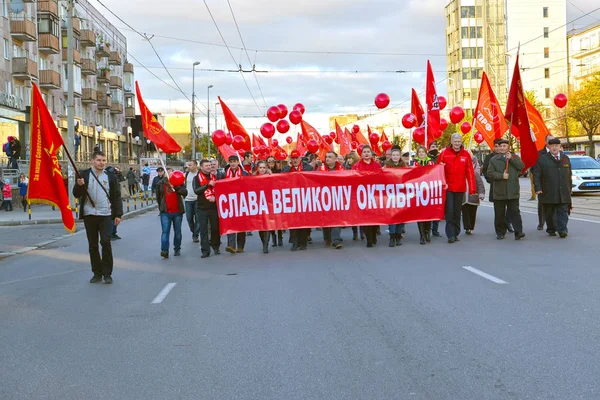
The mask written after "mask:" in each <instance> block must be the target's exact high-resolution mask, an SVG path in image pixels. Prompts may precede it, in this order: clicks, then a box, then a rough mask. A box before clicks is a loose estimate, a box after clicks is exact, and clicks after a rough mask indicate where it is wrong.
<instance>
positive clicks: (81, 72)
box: [0, 0, 136, 162]
mask: <svg viewBox="0 0 600 400" xmlns="http://www.w3.org/2000/svg"><path fill="white" fill-rule="evenodd" d="M1 14H2V18H1V19H0V32H2V35H3V55H4V58H3V60H1V61H0V142H4V141H6V137H7V136H18V137H19V138H20V140H21V142H22V143H23V144H24V146H23V149H24V154H23V157H24V158H27V157H28V154H27V148H28V142H29V113H28V107H29V106H30V102H31V87H32V83H37V84H38V86H39V88H40V91H41V92H42V96H43V98H44V101H45V102H46V104H47V105H48V108H49V110H50V112H51V114H52V117H53V119H54V120H55V121H56V124H57V126H58V127H59V129H60V131H61V133H62V135H63V138H64V140H65V141H67V112H66V101H67V87H68V79H69V76H68V73H67V60H68V53H67V47H68V42H67V18H68V12H67V2H66V1H56V0H38V1H32V0H29V1H28V0H10V1H9V0H3V1H2V13H1ZM74 15H75V16H74V17H73V21H72V22H73V34H74V43H73V47H74V53H73V61H74V66H73V67H74V73H73V79H74V88H75V131H76V134H77V135H78V136H79V137H80V138H81V140H80V145H79V149H78V150H79V151H78V158H79V159H86V158H87V156H88V155H89V154H90V152H91V151H92V149H93V148H94V146H95V145H96V144H98V145H100V147H101V148H102V149H103V150H104V151H105V152H106V153H107V156H108V159H109V161H110V162H118V161H124V160H126V159H128V158H130V157H135V154H136V153H135V151H134V149H133V148H132V147H133V146H134V143H135V141H134V140H132V136H131V128H130V126H131V123H130V121H131V120H132V119H134V118H135V97H134V91H133V90H134V68H133V65H132V64H131V63H129V62H128V61H127V40H126V38H125V36H124V35H123V34H121V33H120V32H119V31H118V30H117V29H116V28H115V27H114V26H113V25H112V24H111V23H110V22H109V21H108V20H107V19H106V18H104V16H103V15H102V13H101V12H99V11H98V10H96V9H95V8H94V7H93V6H92V5H91V4H90V3H89V2H88V1H87V0H78V1H77V2H76V7H75V11H74Z"/></svg>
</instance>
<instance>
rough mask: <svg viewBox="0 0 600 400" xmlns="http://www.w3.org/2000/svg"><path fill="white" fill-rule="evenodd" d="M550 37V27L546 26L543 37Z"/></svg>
mask: <svg viewBox="0 0 600 400" xmlns="http://www.w3.org/2000/svg"><path fill="white" fill-rule="evenodd" d="M549 37H550V29H548V27H545V28H544V39H548V38H549Z"/></svg>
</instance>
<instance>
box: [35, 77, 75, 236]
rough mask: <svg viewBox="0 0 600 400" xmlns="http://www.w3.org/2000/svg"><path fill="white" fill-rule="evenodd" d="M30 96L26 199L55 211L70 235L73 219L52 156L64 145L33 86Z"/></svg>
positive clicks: (56, 161) (66, 195) (55, 159)
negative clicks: (29, 159)
mask: <svg viewBox="0 0 600 400" xmlns="http://www.w3.org/2000/svg"><path fill="white" fill-rule="evenodd" d="M32 92H33V93H32V97H33V99H32V101H31V116H30V119H31V132H30V135H31V136H30V141H29V143H30V146H31V149H30V150H31V162H30V164H29V186H28V187H27V198H28V199H29V201H30V202H31V203H41V204H50V205H52V206H54V207H56V208H58V209H59V210H60V214H61V217H62V220H63V225H64V227H65V229H66V230H67V231H68V232H69V233H73V232H75V219H74V218H73V211H72V209H71V205H70V204H69V195H68V194H67V190H66V188H65V184H64V182H63V174H62V171H61V170H60V165H59V163H58V159H57V158H56V152H57V151H58V149H59V148H60V147H61V146H63V145H64V142H63V139H62V136H61V135H60V133H59V132H58V128H57V127H56V125H55V124H54V121H53V120H52V116H51V115H50V112H49V111H48V107H46V104H45V103H44V99H42V95H41V93H40V91H39V89H38V87H37V85H36V84H35V83H34V84H33V90H32Z"/></svg>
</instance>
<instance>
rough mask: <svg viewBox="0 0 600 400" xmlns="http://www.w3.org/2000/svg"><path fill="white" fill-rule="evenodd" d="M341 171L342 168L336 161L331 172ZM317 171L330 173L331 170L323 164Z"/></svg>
mask: <svg viewBox="0 0 600 400" xmlns="http://www.w3.org/2000/svg"><path fill="white" fill-rule="evenodd" d="M343 170H344V167H343V166H342V164H340V163H339V162H337V161H336V162H335V168H334V169H333V171H343ZM319 171H321V172H327V171H331V170H330V169H329V168H328V167H327V164H325V163H323V164H321V166H320V167H319Z"/></svg>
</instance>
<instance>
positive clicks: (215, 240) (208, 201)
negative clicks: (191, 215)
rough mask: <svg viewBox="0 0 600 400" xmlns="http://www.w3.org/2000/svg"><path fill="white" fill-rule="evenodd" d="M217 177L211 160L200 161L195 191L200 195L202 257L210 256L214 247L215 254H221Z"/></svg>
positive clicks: (199, 214)
mask: <svg viewBox="0 0 600 400" xmlns="http://www.w3.org/2000/svg"><path fill="white" fill-rule="evenodd" d="M216 184H217V177H216V176H215V175H214V174H212V173H211V172H210V161H208V160H206V159H204V160H202V161H200V172H199V173H198V177H197V179H194V193H196V195H198V200H197V201H198V210H197V213H198V214H197V216H196V218H197V219H198V221H199V223H200V250H201V252H202V255H201V258H206V257H209V256H210V248H211V247H212V249H213V252H214V253H215V255H217V254H221V251H220V250H219V247H221V234H220V232H219V213H218V211H217V201H216V196H215V185H216ZM209 221H210V240H209V239H208V223H209Z"/></svg>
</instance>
